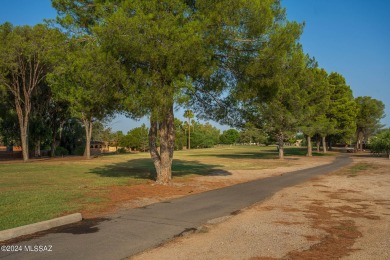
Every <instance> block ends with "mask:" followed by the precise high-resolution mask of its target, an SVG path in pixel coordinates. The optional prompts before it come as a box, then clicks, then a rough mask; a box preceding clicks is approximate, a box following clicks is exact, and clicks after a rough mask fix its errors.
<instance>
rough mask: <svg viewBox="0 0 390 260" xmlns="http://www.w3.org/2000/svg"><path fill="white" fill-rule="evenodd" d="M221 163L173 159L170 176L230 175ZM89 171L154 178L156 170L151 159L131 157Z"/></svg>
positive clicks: (113, 175) (109, 175) (118, 175)
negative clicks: (130, 158) (217, 173)
mask: <svg viewBox="0 0 390 260" xmlns="http://www.w3.org/2000/svg"><path fill="white" fill-rule="evenodd" d="M221 167H222V165H216V164H204V163H200V162H199V161H186V160H177V159H174V160H173V164H172V176H173V177H184V176H187V175H201V176H206V175H210V174H212V173H213V172H215V171H218V172H219V175H220V176H222V175H225V176H226V175H231V173H229V172H228V171H225V170H222V169H221ZM91 173H95V174H98V175H100V176H102V177H132V178H134V179H150V180H154V179H156V170H155V169H154V165H153V162H152V160H151V159H149V158H142V159H133V160H129V161H126V162H120V163H114V164H109V165H104V166H102V167H98V168H94V169H92V170H91Z"/></svg>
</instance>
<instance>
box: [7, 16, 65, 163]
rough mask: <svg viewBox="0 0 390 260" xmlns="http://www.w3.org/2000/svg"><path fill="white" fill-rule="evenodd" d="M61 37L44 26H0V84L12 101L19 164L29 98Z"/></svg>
mask: <svg viewBox="0 0 390 260" xmlns="http://www.w3.org/2000/svg"><path fill="white" fill-rule="evenodd" d="M62 40H63V37H62V34H61V33H60V32H59V31H58V30H56V29H49V28H48V27H47V26H45V25H36V26H34V27H30V26H15V27H14V26H12V25H11V24H9V23H5V24H3V25H1V26H0V84H2V85H5V86H6V87H7V89H8V91H9V92H10V93H11V94H12V96H13V98H14V107H15V110H16V113H17V115H18V121H19V127H20V140H21V145H22V149H23V160H24V161H27V160H28V158H29V151H28V129H29V117H30V113H31V109H32V96H33V94H34V92H35V91H36V90H37V88H39V86H40V85H42V84H43V83H44V81H45V77H46V74H47V73H48V72H49V71H50V70H51V68H52V65H53V63H54V61H55V60H56V57H58V56H60V55H59V51H58V50H59V49H61V45H62V44H61V43H62V42H63V41H62Z"/></svg>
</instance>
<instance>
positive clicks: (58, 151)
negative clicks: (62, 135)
mask: <svg viewBox="0 0 390 260" xmlns="http://www.w3.org/2000/svg"><path fill="white" fill-rule="evenodd" d="M55 155H56V156H64V155H69V151H68V150H67V149H66V148H64V147H62V146H58V147H57V148H56V151H55Z"/></svg>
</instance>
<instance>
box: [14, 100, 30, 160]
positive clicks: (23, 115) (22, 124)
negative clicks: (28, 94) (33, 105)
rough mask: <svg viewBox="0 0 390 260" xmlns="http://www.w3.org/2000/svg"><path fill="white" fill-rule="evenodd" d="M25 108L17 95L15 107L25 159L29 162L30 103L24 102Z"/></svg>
mask: <svg viewBox="0 0 390 260" xmlns="http://www.w3.org/2000/svg"><path fill="white" fill-rule="evenodd" d="M24 106H25V107H24V109H22V106H21V104H20V101H19V99H18V98H16V97H15V108H16V113H17V115H18V121H19V128H20V142H21V145H22V155H23V161H25V162H27V161H28V159H29V154H28V115H29V113H30V103H29V102H27V104H24Z"/></svg>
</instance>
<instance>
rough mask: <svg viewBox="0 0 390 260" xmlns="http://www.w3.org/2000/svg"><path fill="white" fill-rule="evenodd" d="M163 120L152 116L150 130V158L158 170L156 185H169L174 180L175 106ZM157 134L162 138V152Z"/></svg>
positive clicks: (167, 112) (168, 109) (166, 113)
mask: <svg viewBox="0 0 390 260" xmlns="http://www.w3.org/2000/svg"><path fill="white" fill-rule="evenodd" d="M164 112H165V113H164V114H165V116H163V118H161V115H160V116H159V117H156V116H155V115H152V116H151V119H150V129H149V148H150V156H151V158H152V160H153V164H154V167H155V169H156V174H157V175H156V183H158V184H163V185H167V184H169V183H170V181H171V179H172V159H173V151H174V144H175V125H174V116H173V106H170V107H169V108H167V109H166V110H165V111H164ZM157 134H158V135H159V137H160V151H158V149H157V144H156V142H157Z"/></svg>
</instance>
